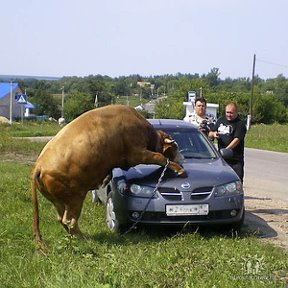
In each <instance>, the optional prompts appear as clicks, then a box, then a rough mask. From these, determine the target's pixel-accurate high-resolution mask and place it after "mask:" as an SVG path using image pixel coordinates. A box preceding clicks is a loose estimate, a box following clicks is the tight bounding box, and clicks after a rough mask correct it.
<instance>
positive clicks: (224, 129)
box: [213, 116, 246, 161]
mask: <svg viewBox="0 0 288 288" xmlns="http://www.w3.org/2000/svg"><path fill="white" fill-rule="evenodd" d="M213 130H214V131H217V132H218V134H219V138H218V148H219V149H221V148H226V147H227V146H228V145H229V144H230V143H231V141H232V140H233V139H234V138H238V139H239V140H240V143H239V144H238V145H237V146H236V147H235V148H234V149H233V159H231V160H234V161H243V160H244V138H245V135H246V125H245V123H244V122H243V121H242V120H241V119H240V118H239V117H237V118H236V119H235V120H234V121H228V120H227V119H226V117H225V116H222V117H220V118H219V119H218V120H217V122H216V124H215V127H214V129H213Z"/></svg>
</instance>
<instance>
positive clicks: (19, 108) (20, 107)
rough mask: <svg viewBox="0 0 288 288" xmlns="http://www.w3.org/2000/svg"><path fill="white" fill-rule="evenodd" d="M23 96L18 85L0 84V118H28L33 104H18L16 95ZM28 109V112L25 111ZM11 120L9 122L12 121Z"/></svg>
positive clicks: (10, 83)
mask: <svg viewBox="0 0 288 288" xmlns="http://www.w3.org/2000/svg"><path fill="white" fill-rule="evenodd" d="M21 94H23V93H22V91H21V89H20V87H19V85H18V83H13V82H3V83H0V116H2V117H6V118H7V119H10V116H12V119H15V118H22V117H23V116H24V115H25V116H27V115H28V116H29V113H30V109H31V108H33V107H34V106H33V104H31V103H29V102H27V103H25V104H19V103H18V100H19V99H18V97H17V95H21ZM11 101H12V115H10V111H11V110H10V102H11ZM27 109H28V110H27ZM12 119H11V120H12Z"/></svg>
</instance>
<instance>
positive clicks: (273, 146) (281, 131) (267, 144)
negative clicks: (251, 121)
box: [245, 124, 288, 152]
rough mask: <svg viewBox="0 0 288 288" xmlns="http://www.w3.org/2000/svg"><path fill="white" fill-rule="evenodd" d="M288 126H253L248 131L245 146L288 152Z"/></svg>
mask: <svg viewBox="0 0 288 288" xmlns="http://www.w3.org/2000/svg"><path fill="white" fill-rule="evenodd" d="M287 143H288V125H287V124H286V125H280V124H273V125H264V124H259V125H253V126H252V127H251V129H250V130H249V131H248V133H247V135H246V138H245V144H246V147H249V148H256V149H263V150H270V151H278V152H288V144H287Z"/></svg>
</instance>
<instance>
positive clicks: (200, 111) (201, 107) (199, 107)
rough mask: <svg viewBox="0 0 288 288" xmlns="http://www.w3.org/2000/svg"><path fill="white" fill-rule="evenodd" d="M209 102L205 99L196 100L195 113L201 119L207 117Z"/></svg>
mask: <svg viewBox="0 0 288 288" xmlns="http://www.w3.org/2000/svg"><path fill="white" fill-rule="evenodd" d="M206 105H207V101H206V100H205V99H204V98H197V99H196V100H195V112H196V114H197V115H198V116H200V117H203V118H204V117H205V113H206Z"/></svg>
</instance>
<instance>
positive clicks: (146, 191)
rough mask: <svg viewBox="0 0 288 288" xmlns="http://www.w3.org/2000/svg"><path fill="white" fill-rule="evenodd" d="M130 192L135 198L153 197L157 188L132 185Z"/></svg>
mask: <svg viewBox="0 0 288 288" xmlns="http://www.w3.org/2000/svg"><path fill="white" fill-rule="evenodd" d="M129 190H130V192H131V194H133V195H134V196H139V197H151V196H152V195H153V193H154V190H155V188H153V187H149V186H142V185H138V184H132V185H131V186H130V189H129ZM154 194H156V193H154ZM154 196H155V195H154Z"/></svg>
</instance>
